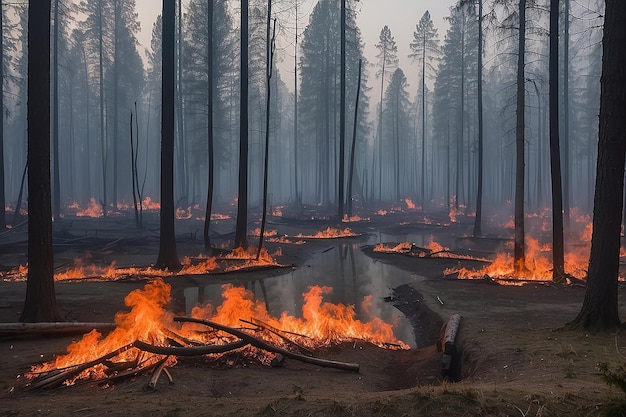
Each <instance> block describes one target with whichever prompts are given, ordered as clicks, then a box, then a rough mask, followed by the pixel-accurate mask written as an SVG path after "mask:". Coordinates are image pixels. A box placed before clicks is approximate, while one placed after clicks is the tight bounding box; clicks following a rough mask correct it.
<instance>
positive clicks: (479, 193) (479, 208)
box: [473, 0, 483, 237]
mask: <svg viewBox="0 0 626 417" xmlns="http://www.w3.org/2000/svg"><path fill="white" fill-rule="evenodd" d="M477 69H478V74H477V77H478V85H477V92H476V94H477V96H478V184H477V189H476V217H475V219H474V233H473V234H474V237H477V236H481V235H482V221H483V0H478V64H477Z"/></svg>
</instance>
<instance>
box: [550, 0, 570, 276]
mask: <svg viewBox="0 0 626 417" xmlns="http://www.w3.org/2000/svg"><path fill="white" fill-rule="evenodd" d="M549 72H550V173H551V176H550V177H551V180H552V280H553V281H561V280H563V279H564V278H565V260H564V253H563V252H564V247H563V245H564V243H563V190H562V187H561V151H560V149H559V0H550V62H549ZM567 158H568V156H567V155H565V159H567Z"/></svg>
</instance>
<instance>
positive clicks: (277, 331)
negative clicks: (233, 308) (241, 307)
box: [240, 318, 313, 356]
mask: <svg viewBox="0 0 626 417" xmlns="http://www.w3.org/2000/svg"><path fill="white" fill-rule="evenodd" d="M240 320H241V321H242V322H244V323H248V324H253V325H255V326H258V327H260V328H261V329H264V330H267V331H268V332H270V333H272V334H275V335H276V336H278V337H280V338H281V339H283V340H284V341H285V342H287V343H289V344H290V345H292V346H294V347H296V348H297V349H299V350H301V351H303V352H306V354H307V355H310V356H313V351H311V349H308V348H306V347H304V346H302V345H300V344H298V343H296V342H294V341H293V340H291V339H289V338H288V337H287V336H284V335H282V334H281V332H282V330H280V329H276V328H274V327H272V326H270V325H269V324H267V323H263V322H262V321H261V320H257V319H254V318H253V319H251V320H250V321H248V320H243V319H240Z"/></svg>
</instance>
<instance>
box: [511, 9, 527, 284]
mask: <svg viewBox="0 0 626 417" xmlns="http://www.w3.org/2000/svg"><path fill="white" fill-rule="evenodd" d="M525 52H526V0H520V2H519V32H518V50H517V108H516V110H515V112H516V116H517V117H516V125H515V145H516V146H515V151H516V161H515V169H516V173H515V237H514V248H513V262H514V269H515V272H516V273H520V272H522V271H523V270H524V269H525V264H526V260H525V248H524V244H525V243H524V167H525V161H524V126H525V118H524V107H525V105H526V100H525V96H526V94H525V89H524V81H525V79H524V66H525V62H526V61H525V56H524V55H525Z"/></svg>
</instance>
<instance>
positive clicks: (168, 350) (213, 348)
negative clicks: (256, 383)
mask: <svg viewBox="0 0 626 417" xmlns="http://www.w3.org/2000/svg"><path fill="white" fill-rule="evenodd" d="M247 344H249V342H247V341H244V340H238V341H236V342H232V343H226V344H223V345H205V346H188V347H187V346H182V347H181V346H156V345H151V344H149V343H146V342H142V341H141V340H137V341H135V342H134V343H133V345H134V346H135V347H136V348H137V349H141V350H143V351H145V352H148V353H154V354H157V355H171V356H200V355H210V354H213V353H224V352H228V351H230V350H235V349H239V348H242V347H244V346H245V345H247Z"/></svg>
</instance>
